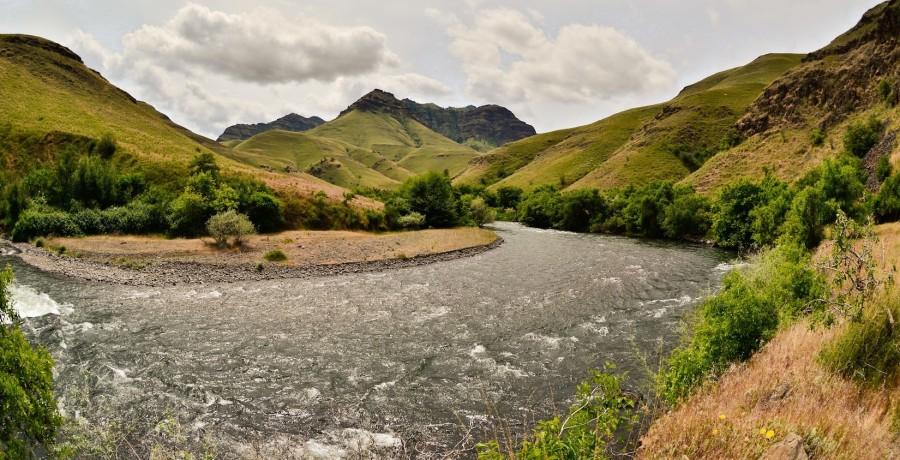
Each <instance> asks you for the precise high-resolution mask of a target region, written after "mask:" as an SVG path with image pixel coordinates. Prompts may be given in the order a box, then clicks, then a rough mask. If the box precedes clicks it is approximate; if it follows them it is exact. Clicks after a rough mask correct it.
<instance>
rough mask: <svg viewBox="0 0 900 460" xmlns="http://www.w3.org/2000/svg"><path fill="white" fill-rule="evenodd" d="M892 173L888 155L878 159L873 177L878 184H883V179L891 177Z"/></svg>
mask: <svg viewBox="0 0 900 460" xmlns="http://www.w3.org/2000/svg"><path fill="white" fill-rule="evenodd" d="M892 172H893V168H892V167H891V157H890V155H885V156H883V157H881V158H879V159H878V163H877V164H876V165H875V177H877V178H878V182H884V181H885V179H887V178H888V177H891V173H892Z"/></svg>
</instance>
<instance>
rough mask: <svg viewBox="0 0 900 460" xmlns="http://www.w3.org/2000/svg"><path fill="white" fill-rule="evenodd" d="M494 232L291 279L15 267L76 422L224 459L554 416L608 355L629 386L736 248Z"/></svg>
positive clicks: (438, 434) (400, 443) (518, 229)
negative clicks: (371, 265)
mask: <svg viewBox="0 0 900 460" xmlns="http://www.w3.org/2000/svg"><path fill="white" fill-rule="evenodd" d="M495 229H496V231H497V232H498V234H500V235H501V236H502V237H503V238H504V239H505V243H504V244H503V245H502V246H500V247H499V248H497V249H494V250H491V251H488V252H486V253H483V254H481V255H478V256H474V257H469V258H463V259H458V260H454V261H449V262H440V263H435V264H431V265H425V266H420V267H415V268H407V269H399V270H392V271H385V272H374V273H361V274H351V275H342V276H333V277H323V278H311V279H302V280H275V281H256V282H235V283H216V284H205V285H178V286H170V287H162V288H143V287H142V288H135V287H130V286H122V285H98V284H96V283H89V282H85V281H80V280H74V279H69V278H65V277H61V276H57V275H51V274H47V273H44V272H41V271H38V270H36V269H34V268H31V267H30V266H27V265H24V264H22V263H21V262H19V261H18V259H15V258H6V262H8V263H11V264H12V265H13V268H14V269H15V270H16V278H17V281H16V285H15V286H14V289H13V291H14V292H13V294H14V298H15V299H16V302H17V304H16V306H17V308H18V309H19V310H20V312H21V313H22V314H23V316H27V317H30V318H29V319H28V320H27V322H26V325H25V329H26V331H27V332H28V333H29V334H30V335H31V337H32V338H34V339H35V340H36V341H38V342H39V343H41V344H43V345H44V346H46V347H47V348H48V349H49V350H50V351H51V353H52V355H53V357H54V358H55V360H56V364H57V367H56V379H57V380H56V381H57V386H58V393H59V395H60V401H61V405H62V407H63V410H64V411H65V412H66V414H67V415H68V416H70V417H76V418H77V419H79V420H82V421H96V420H106V421H109V420H116V419H117V418H121V419H123V420H127V421H128V422H127V423H131V424H133V427H132V431H131V432H132V433H133V434H132V436H133V437H134V438H135V439H134V440H133V442H135V443H140V442H141V441H140V439H141V437H142V436H141V433H143V432H147V431H146V430H154V429H156V428H155V427H157V426H158V422H159V421H160V420H164V419H173V420H177V421H178V422H179V424H180V425H181V426H182V427H183V428H182V430H183V433H184V437H185V438H186V439H187V440H188V442H190V441H191V440H196V441H198V442H199V440H204V442H213V443H215V444H216V446H217V447H216V449H217V451H218V453H219V455H221V456H223V457H226V458H228V457H238V456H254V455H255V456H269V457H290V456H295V457H301V458H307V457H309V458H337V457H362V458H368V457H374V456H384V457H404V458H405V457H414V458H441V457H443V456H447V455H449V456H458V455H467V454H466V452H468V455H471V447H472V443H473V442H477V441H479V440H481V439H482V438H483V437H484V436H485V432H484V431H485V430H488V431H489V428H490V426H491V423H492V421H494V420H496V418H497V417H500V418H503V419H505V420H506V421H507V422H505V423H507V424H508V425H509V426H511V427H513V429H514V430H523V429H525V424H523V423H520V422H521V421H523V420H532V419H534V418H540V417H545V416H547V415H549V414H552V413H554V411H556V410H561V409H562V408H564V407H565V406H566V405H567V404H568V403H569V402H570V398H571V397H572V395H573V393H574V388H575V385H576V384H577V383H578V382H579V381H580V380H582V379H583V378H585V377H586V375H587V371H588V369H590V368H598V367H602V366H603V364H604V363H605V362H613V363H616V364H617V365H618V369H619V370H621V371H625V372H627V373H628V375H629V381H630V382H632V384H633V385H639V384H640V383H641V382H642V381H643V379H644V377H646V372H647V370H648V369H647V367H648V364H647V363H652V362H655V360H657V359H658V357H659V354H660V352H665V351H666V350H668V349H670V348H671V347H672V346H673V345H674V344H675V343H677V340H678V338H679V333H680V332H679V331H680V324H681V323H682V319H683V318H684V317H685V315H686V314H687V313H689V312H690V311H691V309H692V307H693V306H695V305H696V303H697V302H698V301H699V299H702V297H703V296H706V295H708V294H709V293H710V292H712V291H714V290H715V289H717V287H718V285H719V282H720V280H721V278H722V276H723V275H724V273H725V272H726V271H727V269H728V268H729V265H728V263H727V260H728V259H729V258H730V257H731V256H730V255H729V254H728V253H724V252H721V251H718V250H715V249H711V248H708V247H704V246H699V245H679V244H671V243H663V242H655V241H642V240H635V239H629V238H622V237H612V236H602V235H588V234H573V233H566V232H556V231H547V230H537V229H531V228H526V227H523V226H520V225H518V224H512V223H497V224H496V225H495ZM142 430H144V431H142ZM210 440H211V441H210ZM467 449H468V450H467ZM260 452H262V454H261V453H260Z"/></svg>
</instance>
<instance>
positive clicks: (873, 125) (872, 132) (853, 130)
mask: <svg viewBox="0 0 900 460" xmlns="http://www.w3.org/2000/svg"><path fill="white" fill-rule="evenodd" d="M883 128H884V125H883V124H882V123H881V120H879V119H877V118H875V117H874V116H872V117H869V118H868V119H867V120H865V121H858V122H856V123H851V124H850V126H849V127H847V133H846V134H844V150H846V152H847V153H850V154H852V155H856V156H857V157H864V156H865V155H866V154H867V153H869V150H872V147H875V144H877V143H878V139H879V138H880V137H881V131H882V129H883Z"/></svg>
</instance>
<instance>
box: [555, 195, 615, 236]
mask: <svg viewBox="0 0 900 460" xmlns="http://www.w3.org/2000/svg"><path fill="white" fill-rule="evenodd" d="M560 201H561V203H560V209H559V214H558V216H557V218H556V219H557V220H556V223H555V226H556V228H559V229H561V230H568V231H572V232H586V231H588V230H590V228H591V223H592V222H594V221H595V220H599V219H602V218H603V213H604V212H605V210H606V201H605V200H604V199H603V196H602V195H600V193H599V192H597V190H594V189H581V190H574V191H571V192H566V193H563V194H562V195H561V196H560Z"/></svg>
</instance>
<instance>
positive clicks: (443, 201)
mask: <svg viewBox="0 0 900 460" xmlns="http://www.w3.org/2000/svg"><path fill="white" fill-rule="evenodd" d="M400 193H401V195H402V196H403V197H404V198H405V199H406V201H407V203H408V205H409V210H410V211H412V212H417V213H419V214H422V215H423V216H425V226H427V227H432V228H447V227H454V226H456V225H459V202H458V200H457V197H456V194H455V193H454V191H453V186H452V185H451V184H450V178H449V177H447V176H445V175H443V174H439V173H428V174H425V175H424V176H420V177H414V178H412V179H409V180H408V181H407V182H406V183H405V184H403V187H402V188H401V191H400Z"/></svg>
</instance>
